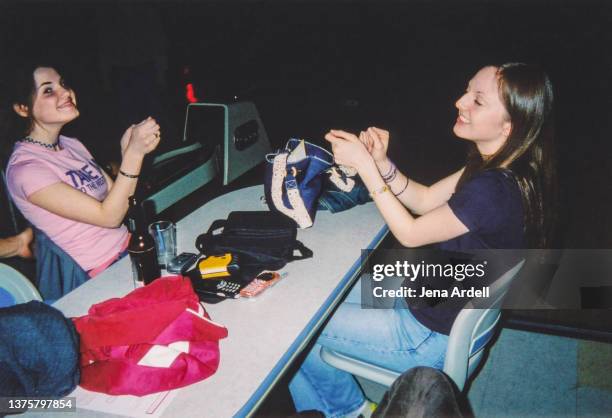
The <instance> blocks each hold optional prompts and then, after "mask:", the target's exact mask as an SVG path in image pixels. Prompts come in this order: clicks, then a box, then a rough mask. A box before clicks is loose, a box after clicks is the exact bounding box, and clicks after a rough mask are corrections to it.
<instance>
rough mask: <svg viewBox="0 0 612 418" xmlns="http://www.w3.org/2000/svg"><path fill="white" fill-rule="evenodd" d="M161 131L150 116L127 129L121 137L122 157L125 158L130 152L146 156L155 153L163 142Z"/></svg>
mask: <svg viewBox="0 0 612 418" xmlns="http://www.w3.org/2000/svg"><path fill="white" fill-rule="evenodd" d="M159 129H160V128H159V125H158V124H157V122H156V121H155V119H153V118H152V117H150V116H149V117H148V118H146V119H145V120H143V121H142V122H140V123H138V124H136V125H132V126H130V127H129V128H127V129H126V131H125V133H124V134H123V136H122V137H121V155H123V156H124V155H125V154H126V152H128V151H129V152H130V153H134V154H136V155H138V156H144V155H146V154H148V153H150V152H151V151H153V150H154V149H155V148H157V145H158V144H159V141H160V140H161V135H160V131H159Z"/></svg>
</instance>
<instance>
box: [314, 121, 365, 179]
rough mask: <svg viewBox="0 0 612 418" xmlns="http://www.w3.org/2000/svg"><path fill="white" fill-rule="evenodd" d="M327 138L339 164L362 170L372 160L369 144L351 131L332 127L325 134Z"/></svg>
mask: <svg viewBox="0 0 612 418" xmlns="http://www.w3.org/2000/svg"><path fill="white" fill-rule="evenodd" d="M325 139H326V140H327V141H329V142H330V143H331V145H332V152H333V154H334V161H335V162H336V163H337V164H341V165H345V166H348V167H353V168H356V169H357V170H360V169H362V168H364V167H365V165H366V164H367V163H368V161H371V158H372V157H371V156H370V153H369V152H368V149H367V145H366V144H364V143H363V142H362V141H361V140H360V139H359V138H358V137H357V136H356V135H353V134H352V133H350V132H345V131H341V130H337V129H332V130H330V131H329V132H328V133H327V134H326V135H325Z"/></svg>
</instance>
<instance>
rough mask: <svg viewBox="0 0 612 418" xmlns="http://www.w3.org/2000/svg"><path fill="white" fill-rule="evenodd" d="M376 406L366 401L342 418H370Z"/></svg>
mask: <svg viewBox="0 0 612 418" xmlns="http://www.w3.org/2000/svg"><path fill="white" fill-rule="evenodd" d="M377 406H378V405H376V404H375V403H374V402H370V401H368V400H367V399H366V400H365V401H364V402H363V404H361V406H360V407H359V408H357V409H355V410H354V411H353V412H349V413H348V414H346V415H344V418H370V417H371V416H372V413H373V412H374V410H375V409H376V407H377Z"/></svg>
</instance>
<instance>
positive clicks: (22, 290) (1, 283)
mask: <svg viewBox="0 0 612 418" xmlns="http://www.w3.org/2000/svg"><path fill="white" fill-rule="evenodd" d="M31 300H42V298H41V296H40V293H38V290H36V287H34V285H33V284H32V283H31V282H30V281H29V280H28V278H27V277H25V276H24V275H23V274H21V273H19V272H18V271H17V270H15V269H14V268H12V267H11V266H7V265H6V264H3V263H0V308H4V307H7V306H12V305H16V304H18V303H26V302H29V301H31Z"/></svg>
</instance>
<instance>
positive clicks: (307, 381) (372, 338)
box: [289, 283, 448, 417]
mask: <svg viewBox="0 0 612 418" xmlns="http://www.w3.org/2000/svg"><path fill="white" fill-rule="evenodd" d="M447 343H448V336H447V335H444V334H439V333H437V332H435V331H432V330H430V329H429V328H427V327H425V326H424V325H422V324H421V323H420V322H419V321H417V320H416V319H415V318H414V316H413V315H412V313H411V312H410V310H409V309H408V307H407V305H406V302H405V301H404V300H403V299H398V300H397V303H396V306H395V308H394V309H363V308H362V306H361V286H360V284H359V283H357V285H356V286H355V287H354V288H353V289H352V290H351V292H350V293H349V295H348V297H347V298H346V300H345V301H344V302H343V303H342V304H341V305H340V307H339V308H338V310H337V311H336V313H335V314H334V315H333V317H332V318H331V320H330V321H329V323H328V324H327V326H326V327H325V329H324V330H323V332H322V333H321V335H320V337H319V338H318V339H317V342H316V344H315V346H314V347H313V349H312V350H311V351H310V353H309V354H308V356H307V357H306V359H305V360H304V363H303V364H302V366H301V367H300V369H299V371H298V372H297V373H296V375H295V376H294V377H293V379H292V380H291V382H290V384H289V390H290V392H291V396H292V398H293V402H294V404H295V407H296V409H297V411H298V412H301V411H307V410H317V411H320V412H322V413H324V414H325V416H326V417H340V416H343V415H345V414H348V413H350V412H353V411H355V410H356V409H357V408H359V407H360V406H361V405H362V404H363V402H364V401H365V397H364V395H363V392H362V391H361V388H360V387H359V385H358V383H357V381H356V380H355V378H354V377H353V376H352V375H351V374H350V373H347V372H345V371H342V370H338V369H336V368H334V367H332V366H330V365H328V364H327V363H325V362H324V361H323V360H322V359H321V357H320V355H319V352H320V349H321V347H322V346H325V347H328V348H330V349H332V350H337V351H339V352H342V353H344V354H347V355H349V356H352V357H355V358H358V359H361V360H364V361H367V362H369V363H373V364H377V365H379V366H382V367H385V368H388V369H391V370H395V371H397V372H400V373H401V372H404V371H405V370H408V369H410V368H412V367H415V366H429V367H434V368H438V369H441V368H442V367H443V366H444V355H445V353H446V346H447Z"/></svg>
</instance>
